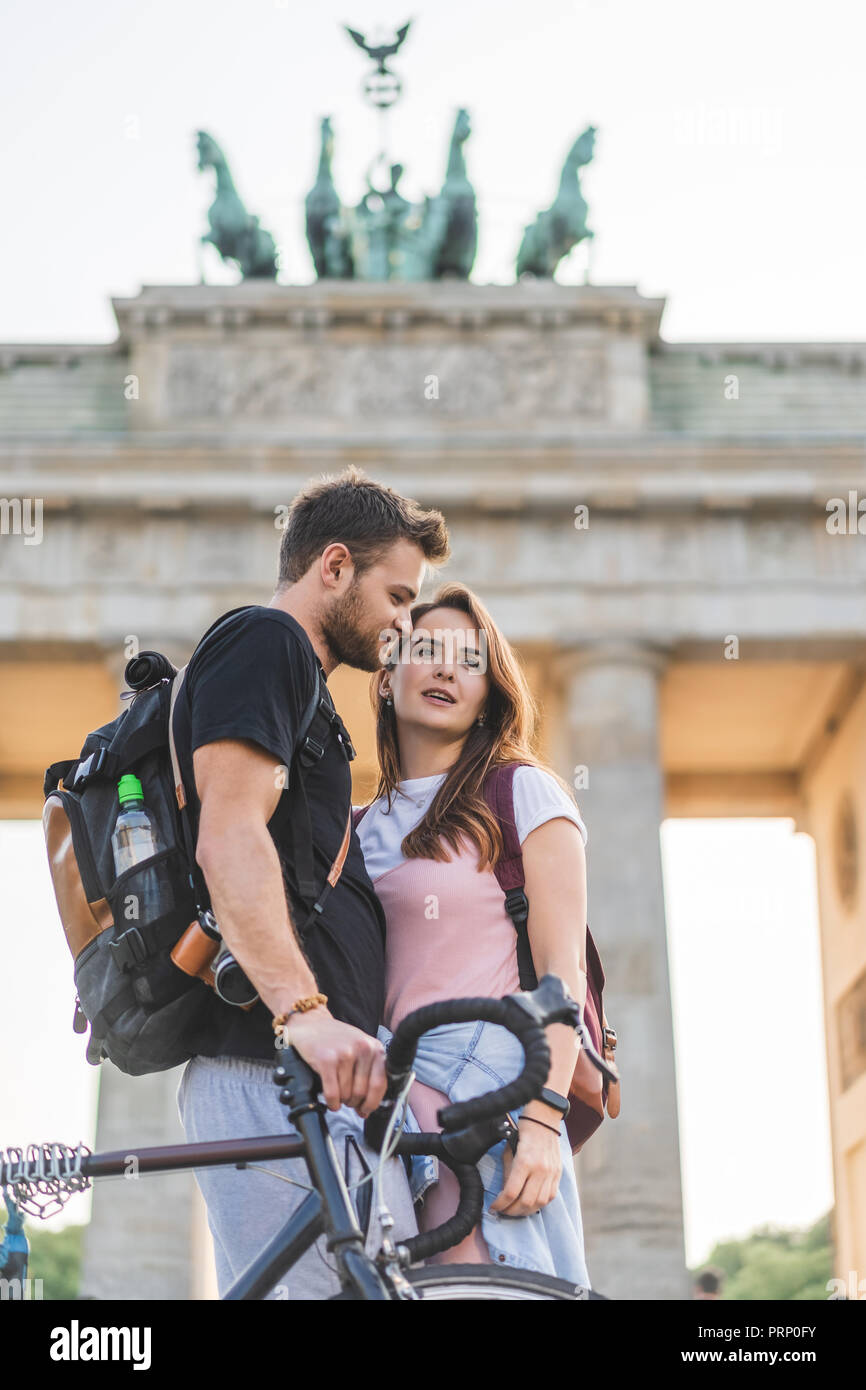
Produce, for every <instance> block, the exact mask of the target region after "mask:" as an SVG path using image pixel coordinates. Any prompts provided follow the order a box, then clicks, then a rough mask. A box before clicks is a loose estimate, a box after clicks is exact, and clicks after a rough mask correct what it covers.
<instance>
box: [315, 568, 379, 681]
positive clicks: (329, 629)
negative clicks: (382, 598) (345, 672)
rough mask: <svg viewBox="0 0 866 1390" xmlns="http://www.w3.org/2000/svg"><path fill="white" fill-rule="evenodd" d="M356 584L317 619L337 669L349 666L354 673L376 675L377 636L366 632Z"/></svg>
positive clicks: (371, 632) (362, 607)
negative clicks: (361, 672) (365, 672)
mask: <svg viewBox="0 0 866 1390" xmlns="http://www.w3.org/2000/svg"><path fill="white" fill-rule="evenodd" d="M367 623H369V619H368V617H367V614H366V611H365V609H364V605H363V603H362V601H361V595H360V592H359V590H358V581H357V580H355V582H354V584H353V585H352V587H351V589H349V590H348V592H347V593H346V594H345V595H344V597H343V598H342V599H340V601H339V602H338V603H335V604H333V605H332V606H331V607H329V608H328V609H326V610H325V612H324V613H323V614H322V617H321V622H320V626H321V631H322V636H323V637H324V639H325V641H326V642H327V644H328V647H329V649H330V652H331V655H332V656H333V658H334V660H335V662H336V663H337V664H338V665H339V664H340V663H341V662H342V663H343V664H344V665H346V666H353V667H354V668H355V669H356V670H357V671H378V669H379V667H380V665H381V661H380V658H379V653H380V642H379V633H378V632H373V631H370V630H369V628H368V627H367V626H366V624H367Z"/></svg>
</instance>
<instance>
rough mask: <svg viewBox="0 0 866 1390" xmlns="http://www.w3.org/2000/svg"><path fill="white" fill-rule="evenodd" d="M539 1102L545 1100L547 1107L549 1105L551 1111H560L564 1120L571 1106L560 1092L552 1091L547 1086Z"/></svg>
mask: <svg viewBox="0 0 866 1390" xmlns="http://www.w3.org/2000/svg"><path fill="white" fill-rule="evenodd" d="M538 1099H539V1100H543V1101H544V1103H545V1105H549V1106H550V1108H551V1110H558V1111H559V1113H560V1115H561V1116H562V1118H563V1119H565V1118H566V1116H567V1115H568V1112H569V1110H570V1109H571V1106H570V1105H569V1103H568V1101H567V1100H566V1098H565V1096H561V1095H560V1094H559V1092H558V1091H551V1089H550V1087H549V1086H545V1088H544V1090H543V1091H542V1092H541V1095H540V1096H539V1097H538Z"/></svg>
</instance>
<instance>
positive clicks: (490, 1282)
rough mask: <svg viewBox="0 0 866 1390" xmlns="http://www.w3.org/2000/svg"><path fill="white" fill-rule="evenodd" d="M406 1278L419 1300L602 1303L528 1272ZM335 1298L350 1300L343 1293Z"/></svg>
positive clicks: (449, 1272) (435, 1269) (591, 1292)
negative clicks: (552, 1300)
mask: <svg viewBox="0 0 866 1390" xmlns="http://www.w3.org/2000/svg"><path fill="white" fill-rule="evenodd" d="M406 1278H407V1279H408V1280H409V1283H410V1284H411V1285H412V1286H413V1288H414V1289H415V1292H416V1293H417V1294H418V1296H419V1298H422V1299H424V1300H425V1301H426V1300H427V1299H434V1298H435V1299H452V1300H459V1301H461V1302H474V1301H475V1300H478V1299H483V1300H487V1299H494V1300H509V1299H531V1300H534V1301H538V1300H539V1299H541V1300H545V1301H546V1300H548V1299H557V1300H560V1301H565V1302H568V1303H577V1302H581V1303H582V1302H587V1301H588V1300H589V1299H602V1300H603V1301H605V1302H606V1301H607V1300H606V1299H605V1298H604V1294H600V1293H596V1291H595V1289H587V1288H584V1287H583V1286H582V1285H580V1284H570V1283H569V1282H568V1281H567V1280H566V1279H556V1278H554V1277H553V1275H551V1274H536V1273H534V1272H533V1271H532V1270H530V1269H495V1268H493V1267H492V1266H490V1265H430V1266H429V1267H424V1266H422V1267H421V1268H419V1269H409V1270H407V1271H406ZM337 1297H338V1298H342V1299H351V1298H352V1294H349V1293H342V1294H338V1295H337Z"/></svg>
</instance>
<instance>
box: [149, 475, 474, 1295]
mask: <svg viewBox="0 0 866 1390" xmlns="http://www.w3.org/2000/svg"><path fill="white" fill-rule="evenodd" d="M447 557H448V537H447V531H446V528H445V523H444V521H443V518H442V516H441V514H440V513H439V512H436V511H422V510H421V508H420V507H419V506H418V505H417V503H415V502H413V501H409V500H407V499H406V498H403V497H401V496H400V495H399V494H397V493H395V492H393V491H392V490H391V489H390V488H386V487H382V486H380V485H379V484H377V483H375V482H373V481H372V480H370V479H368V478H366V477H365V476H364V475H363V474H362V473H361V472H359V471H358V470H356V469H351V468H350V469H349V470H347V471H346V472H345V473H344V474H342V475H341V476H340V477H338V478H335V479H326V480H325V481H323V482H321V483H319V484H316V485H314V486H312V487H310V488H308V489H307V490H306V491H304V492H302V493H301V494H300V495H299V496H298V497H296V499H295V501H294V502H293V504H292V506H291V508H290V509H289V513H288V516H287V518H286V526H285V529H284V532H283V537H282V542H281V546H280V567H279V581H278V585H277V588H276V592H275V593H274V596H273V598H272V599H271V601H270V603H269V604H268V605H267V606H251V607H250V608H247V609H244V610H241V611H240V612H238V613H236V614H235V615H234V616H233V617H231V618H229V620H228V622H227V623H226V624H225V625H224V626H222V627H220V628H219V629H218V630H216V631H214V632H213V633H212V634H211V635H210V636H209V637H208V639H207V641H206V643H205V644H204V646H203V648H202V650H201V651H200V652H199V654H198V655H197V656H196V657H195V658H194V659H193V660H192V661H191V663H190V665H189V668H188V670H187V675H186V679H185V683H184V686H183V689H182V691H181V695H180V698H179V699H178V703H177V712H176V720H175V733H176V737H177V745H178V756H179V760H180V767H181V775H182V777H183V780H184V784H185V786H186V787H187V788H189V789H190V806H191V813H192V816H193V820H194V823H195V822H196V821H197V842H196V859H197V861H198V864H199V865H200V867H201V869H202V871H203V874H204V878H205V882H206V885H207V888H208V892H209V895H210V899H211V906H212V909H213V913H214V916H215V917H216V920H217V923H218V925H219V929H220V932H221V934H222V938H223V941H224V942H225V944H226V947H227V948H228V950H229V951H230V952H231V953H232V955H233V956H234V957H235V959H236V960H237V962H238V964H239V965H240V966H241V967H242V969H243V972H244V974H245V975H246V976H247V979H248V980H249V981H250V983H251V985H252V986H253V988H254V990H255V991H257V992H258V996H259V999H258V1002H257V1003H255V1004H254V1006H253V1007H252V1008H251V1009H249V1010H243V1009H241V1008H239V1007H233V1006H231V1005H229V1004H224V1003H222V1002H220V1001H217V1000H214V1007H213V1009H212V1010H211V1013H210V1015H209V1017H208V1018H207V1020H206V1021H205V1023H204V1024H203V1025H202V1026H201V1028H200V1030H199V1031H200V1036H196V1037H195V1039H194V1040H193V1051H194V1053H195V1054H196V1055H194V1056H193V1058H192V1060H191V1061H190V1062H189V1063H188V1064H187V1067H186V1069H185V1071H184V1075H183V1078H182V1080H181V1084H180V1088H179V1090H178V1105H179V1108H180V1112H181V1119H182V1121H183V1124H184V1129H185V1131H186V1134H187V1138H188V1139H189V1140H190V1141H197V1140H204V1139H223V1138H231V1137H246V1136H253V1135H260V1134H274V1133H280V1132H282V1131H283V1130H287V1129H288V1128H289V1126H288V1118H287V1113H286V1110H285V1107H284V1106H281V1105H280V1102H279V1099H278V1090H277V1087H276V1086H275V1085H274V1082H273V1080H272V1069H273V1062H274V1056H275V1053H274V1037H275V1019H280V1018H282V1017H285V1016H287V1017H286V1021H285V1023H284V1024H283V1025H282V1029H281V1032H282V1037H283V1041H284V1043H288V1044H290V1045H291V1046H292V1047H294V1048H296V1049H297V1051H298V1052H299V1053H300V1054H301V1056H302V1057H304V1058H305V1060H306V1061H307V1062H308V1063H309V1064H310V1066H312V1067H313V1069H314V1070H315V1071H317V1072H318V1074H319V1076H320V1077H321V1079H322V1090H323V1095H324V1098H325V1102H326V1104H327V1106H328V1110H329V1115H328V1124H329V1128H330V1130H331V1135H332V1138H333V1139H334V1143H335V1147H336V1150H337V1154H338V1157H339V1158H340V1159H341V1161H344V1164H345V1165H348V1171H349V1176H350V1178H357V1177H358V1176H360V1175H361V1171H362V1167H363V1164H364V1163H365V1162H367V1163H369V1162H371V1161H373V1160H374V1159H375V1155H373V1154H372V1153H371V1151H370V1150H369V1149H367V1148H366V1146H365V1145H364V1143H363V1138H362V1127H363V1119H364V1118H365V1117H366V1116H367V1115H369V1114H370V1113H371V1112H372V1111H373V1110H375V1109H376V1107H377V1106H378V1105H379V1104H380V1102H381V1100H382V1098H383V1096H384V1093H385V1084H386V1083H385V1069H384V1049H383V1047H382V1045H381V1043H380V1042H379V1041H378V1040H377V1038H376V1031H377V1028H378V1026H379V1024H380V1022H381V1016H382V1010H383V1004H384V960H385V957H384V942H385V923H384V915H383V913H382V909H381V907H380V905H379V901H378V899H377V898H376V895H375V893H374V891H373V886H372V884H371V882H370V879H369V877H368V875H367V873H366V870H365V868H364V862H363V857H362V854H361V848H360V845H359V843H358V838H357V835H356V834H355V832H354V830H352V831H351V836H350V839H349V847H348V852H347V854H346V857H345V862H344V864H343V867H342V871H341V873H340V876H339V878H338V879H337V882H336V885H335V886H334V887H333V888H332V889H331V890H330V892H329V895H328V897H327V900H326V902H325V905H324V911H323V913H322V914H321V917H320V919H319V920H318V921H316V923H315V925H314V926H313V928H312V930H311V931H310V932H309V933H308V934H307V935H306V936H305V940H304V945H303V949H302V946H301V944H300V943H299V939H298V931H297V929H298V927H299V925H301V924H303V923H304V922H305V921H306V919H307V917H308V916H309V915H310V903H309V900H308V899H303V898H302V896H301V892H300V889H299V882H300V875H299V865H298V864H297V863H296V862H295V859H296V857H297V856H296V854H295V846H296V843H297V841H296V839H295V838H294V835H295V830H296V824H297V822H296V820H295V822H294V826H293V815H294V816H295V817H296V816H297V798H296V792H297V787H296V785H295V781H296V771H295V769H294V768H291V764H292V757H293V751H294V747H295V740H296V736H297V734H298V732H299V726H300V723H301V721H302V719H303V715H304V711H305V709H307V708H308V707H309V701H310V694H311V692H312V691H314V690H315V688H316V683H317V681H318V676H319V671H320V670H321V672H322V673H323V675H324V676H325V677H327V676H329V675H330V673H331V672H332V671H333V670H334V669H335V668H336V667H337V666H338V665H339V664H340V663H341V662H345V663H346V664H347V665H350V666H354V667H356V668H358V669H360V670H364V671H374V670H376V669H377V668H378V666H379V658H380V638H381V637H382V635H383V634H384V633H386V632H388V631H393V630H394V629H400V627H401V625H402V624H403V623H405V622H408V620H409V605H410V604H411V603H412V601H413V600H414V599H415V598H416V596H417V594H418V592H419V589H420V587H421V583H422V580H423V577H424V571H425V565H426V564H427V563H430V564H439V563H441V562H442V561H444V560H445V559H447ZM338 727H339V728H342V726H341V725H339V726H338ZM321 746H323V748H324V751H323V753H322V755H321V757H320V759H319V761H318V762H316V763H314V764H313V765H312V766H311V767H309V768H308V769H307V770H306V771H305V773H304V786H305V788H306V793H307V799H308V803H309V815H310V825H311V829H312V844H313V860H314V870H315V878H316V881H317V886H321V885H323V884H324V882H325V880H326V878H327V875H328V871H329V869H330V868H331V866H332V864H333V862H334V860H335V858H336V857H337V856H338V852H339V850H340V847H341V842H342V841H343V840H344V836H345V833H346V825H347V819H348V813H349V810H350V802H351V774H350V771H349V766H348V761H347V756H346V751H345V740H344V739H341V738H339V737H337V736H331V737H328V738H323V740H322V745H321ZM193 788H194V789H195V796H194V797H193V795H192V789H193ZM317 996H325V997H326V999H327V1003H322V1002H321V999H319V1000H317ZM350 1159H351V1162H350ZM268 1167H269V1168H271V1169H273V1170H279V1171H280V1172H281V1173H282V1174H283V1176H284V1177H290V1178H291V1179H292V1180H293V1181H294V1182H295V1183H300V1184H305V1185H308V1177H307V1172H306V1168H305V1165H304V1163H303V1161H302V1160H286V1161H283V1162H280V1163H272V1164H269V1165H268ZM389 1172H390V1176H389V1180H388V1183H387V1185H386V1189H385V1196H386V1201H387V1203H388V1205H389V1207H390V1208H391V1210H392V1212H393V1214H394V1216H395V1219H396V1222H397V1225H396V1226H395V1230H394V1235H395V1236H396V1237H397V1238H399V1237H400V1236H403V1237H405V1236H407V1235H410V1234H412V1233H413V1232H414V1230H415V1224H414V1214H413V1209H412V1201H411V1196H410V1193H409V1189H408V1184H407V1182H406V1178H405V1172H404V1169H403V1166H402V1164H401V1163H400V1162H399V1161H398V1160H396V1159H393V1160H391V1163H390V1164H389ZM197 1180H198V1182H199V1185H200V1187H201V1190H202V1193H203V1195H204V1198H205V1201H206V1203H207V1207H208V1221H209V1224H210V1229H211V1232H212V1234H213V1237H214V1248H215V1253H216V1259H217V1276H218V1283H219V1290H220V1294H223V1293H225V1291H226V1289H227V1288H228V1287H229V1286H230V1284H231V1283H232V1282H233V1281H234V1280H235V1279H236V1278H237V1277H238V1275H239V1274H241V1273H242V1272H243V1270H244V1269H245V1268H246V1267H247V1266H248V1265H249V1263H250V1262H251V1261H252V1260H253V1258H255V1256H256V1255H258V1254H259V1253H260V1252H261V1250H262V1249H263V1248H264V1246H265V1244H266V1243H267V1241H268V1240H269V1239H270V1237H271V1236H273V1235H274V1234H275V1233H276V1232H277V1231H278V1230H279V1229H280V1227H281V1226H282V1225H284V1223H285V1221H286V1220H287V1219H288V1216H289V1215H290V1214H291V1212H292V1210H293V1209H294V1207H295V1206H297V1205H298V1203H299V1202H300V1200H301V1199H302V1197H303V1190H302V1188H301V1187H298V1186H291V1185H289V1184H288V1183H285V1182H278V1181H275V1180H274V1178H273V1177H266V1176H263V1175H262V1174H261V1173H258V1172H244V1171H237V1170H234V1169H231V1168H225V1169H218V1168H212V1169H202V1170H200V1171H199V1172H198V1173H197ZM369 1187H370V1185H369V1184H368V1185H367V1191H368V1192H369ZM365 1195H366V1194H365ZM368 1205H369V1203H368ZM375 1234H376V1232H375V1229H374V1230H373V1231H371V1232H370V1241H371V1242H372V1241H373V1240H374V1238H375ZM334 1270H335V1262H334V1260H333V1257H332V1256H326V1255H325V1252H324V1243H323V1241H320V1242H318V1244H317V1246H315V1247H314V1248H313V1249H312V1250H311V1251H309V1252H308V1253H307V1254H306V1255H305V1256H304V1257H303V1259H302V1260H301V1261H299V1262H298V1264H296V1265H295V1267H294V1269H293V1270H292V1271H290V1272H289V1273H288V1274H287V1275H286V1276H284V1278H283V1279H282V1281H281V1283H280V1285H278V1286H277V1289H276V1291H272V1293H271V1295H270V1296H272V1297H289V1298H326V1297H328V1296H330V1294H332V1293H335V1292H337V1291H338V1288H339V1285H338V1281H337V1279H336V1276H335V1273H334Z"/></svg>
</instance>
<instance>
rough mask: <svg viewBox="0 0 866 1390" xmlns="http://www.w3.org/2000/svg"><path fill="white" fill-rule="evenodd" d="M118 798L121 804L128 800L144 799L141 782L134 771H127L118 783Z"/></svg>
mask: <svg viewBox="0 0 866 1390" xmlns="http://www.w3.org/2000/svg"><path fill="white" fill-rule="evenodd" d="M117 799H118V801H119V802H120V804H121V806H122V805H123V804H124V802H126V801H143V800H144V792H143V791H142V787H141V783H140V782H139V780H138V778H137V777H136V776H135V773H133V772H125V773H124V774H123V776H122V777H121V779H120V781H119V782H118V784H117Z"/></svg>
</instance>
